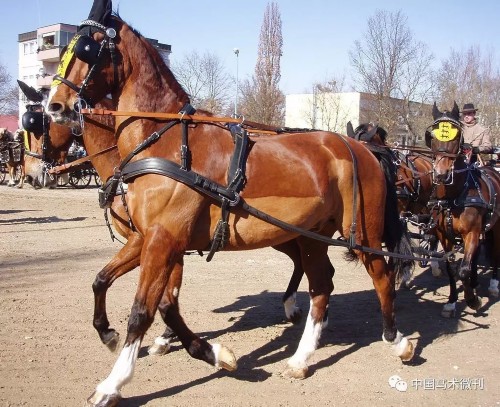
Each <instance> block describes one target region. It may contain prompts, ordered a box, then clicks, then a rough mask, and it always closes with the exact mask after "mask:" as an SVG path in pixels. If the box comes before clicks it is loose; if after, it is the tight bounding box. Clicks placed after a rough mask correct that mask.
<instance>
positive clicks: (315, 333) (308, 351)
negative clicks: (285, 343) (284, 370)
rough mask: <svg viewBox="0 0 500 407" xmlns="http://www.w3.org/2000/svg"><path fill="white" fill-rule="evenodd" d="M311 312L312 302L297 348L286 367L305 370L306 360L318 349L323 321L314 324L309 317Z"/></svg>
mask: <svg viewBox="0 0 500 407" xmlns="http://www.w3.org/2000/svg"><path fill="white" fill-rule="evenodd" d="M311 310H312V301H311V302H310V304H309V313H308V314H307V321H306V326H305V328H304V332H303V334H302V338H300V343H299V347H298V348H297V351H296V352H295V354H294V355H293V356H292V357H291V358H290V360H289V361H288V366H290V367H291V368H293V369H303V368H307V360H308V359H309V357H310V356H311V355H312V353H313V352H314V351H315V350H316V349H317V347H318V342H319V339H320V337H321V329H322V325H323V321H319V322H315V321H314V320H313V318H312V316H311Z"/></svg>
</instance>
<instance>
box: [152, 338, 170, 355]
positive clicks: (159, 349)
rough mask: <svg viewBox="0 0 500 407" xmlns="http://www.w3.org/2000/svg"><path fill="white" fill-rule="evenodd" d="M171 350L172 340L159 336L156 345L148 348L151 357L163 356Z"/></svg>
mask: <svg viewBox="0 0 500 407" xmlns="http://www.w3.org/2000/svg"><path fill="white" fill-rule="evenodd" d="M169 350H170V338H165V337H163V336H157V337H156V338H155V341H154V343H153V344H152V345H151V346H150V347H149V348H148V353H149V354H150V355H158V356H162V355H165V354H166V353H168V351H169Z"/></svg>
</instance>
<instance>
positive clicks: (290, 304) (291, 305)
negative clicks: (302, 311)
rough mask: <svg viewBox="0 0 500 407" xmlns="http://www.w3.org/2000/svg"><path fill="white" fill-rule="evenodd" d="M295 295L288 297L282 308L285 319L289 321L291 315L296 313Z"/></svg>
mask: <svg viewBox="0 0 500 407" xmlns="http://www.w3.org/2000/svg"><path fill="white" fill-rule="evenodd" d="M296 304H297V293H293V294H292V295H291V296H290V297H288V298H287V299H286V300H285V302H284V303H283V306H284V307H285V315H286V317H287V319H291V318H292V315H295V314H296V313H297V311H298V307H297V305H296Z"/></svg>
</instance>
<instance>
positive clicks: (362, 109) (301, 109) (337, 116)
mask: <svg viewBox="0 0 500 407" xmlns="http://www.w3.org/2000/svg"><path fill="white" fill-rule="evenodd" d="M390 102H391V104H392V105H393V108H394V110H395V111H396V112H397V111H402V109H400V107H401V105H402V104H403V103H404V101H402V100H400V99H390ZM285 103H286V106H285V109H286V110H285V126H286V127H292V128H314V129H318V130H326V131H333V132H336V133H340V134H346V125H347V122H349V121H350V122H351V123H352V125H353V127H354V128H356V127H357V126H358V125H359V124H361V123H368V122H370V121H377V110H378V109H377V107H378V102H377V98H376V96H375V95H371V94H369V93H363V92H341V93H333V92H329V91H322V90H321V89H318V88H315V93H306V94H292V95H287V96H286V102H285ZM422 106H425V107H426V108H427V109H429V111H430V106H429V105H422V104H421V103H415V102H410V109H411V115H412V117H417V116H421V115H422ZM397 120H398V123H397V125H396V126H394V127H393V128H392V133H391V136H392V137H393V138H394V140H396V141H398V142H400V143H402V144H408V143H409V131H408V126H407V125H406V124H405V120H404V119H403V117H398V119H397ZM422 136H423V134H422V135H418V136H417V138H416V142H421V141H422Z"/></svg>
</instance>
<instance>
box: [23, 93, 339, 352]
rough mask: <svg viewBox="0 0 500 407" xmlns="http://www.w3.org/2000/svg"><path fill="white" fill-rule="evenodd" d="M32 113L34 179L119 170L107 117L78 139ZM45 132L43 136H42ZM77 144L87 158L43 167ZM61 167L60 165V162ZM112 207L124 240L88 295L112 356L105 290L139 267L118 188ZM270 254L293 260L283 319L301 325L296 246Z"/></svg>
mask: <svg viewBox="0 0 500 407" xmlns="http://www.w3.org/2000/svg"><path fill="white" fill-rule="evenodd" d="M21 88H22V90H23V92H25V95H26V96H27V97H28V98H30V97H31V98H33V99H34V100H31V101H32V102H34V103H39V102H40V100H39V99H38V96H39V95H38V94H37V91H36V90H35V89H34V88H31V87H28V86H27V85H25V84H24V85H23V86H22V87H21ZM101 107H111V106H110V105H109V104H107V105H106V104H105V105H101ZM36 110H37V112H36V113H32V112H31V110H30V111H29V112H27V113H25V115H24V116H23V123H25V128H26V129H28V130H29V131H30V132H32V133H33V134H36V135H37V136H38V137H36V139H37V140H39V139H40V135H42V134H43V135H44V137H48V139H47V140H45V141H44V143H43V145H42V146H39V147H40V148H41V149H42V151H43V154H36V153H32V154H30V155H31V156H33V157H36V158H39V159H42V161H41V163H44V165H41V163H40V162H36V161H35V160H33V161H34V162H36V164H37V165H35V166H34V171H35V172H34V173H32V177H33V179H40V180H43V179H46V178H47V177H50V178H52V179H53V177H54V176H55V175H60V174H62V173H64V172H68V171H70V170H72V169H74V168H77V167H78V166H80V165H85V164H86V163H88V162H89V161H90V162H91V163H92V165H93V167H94V168H95V169H96V171H97V173H98V175H99V177H100V178H101V179H102V180H105V181H106V180H108V179H110V178H111V177H112V176H113V174H114V169H115V168H116V167H117V166H118V165H119V164H120V156H119V154H118V151H117V148H116V147H117V146H116V142H115V137H114V132H113V125H114V119H113V118H112V117H106V116H100V117H99V116H97V117H93V118H88V119H87V120H86V123H85V132H84V133H83V134H82V136H81V137H80V136H76V135H75V132H74V131H71V129H70V128H68V127H66V126H61V125H58V124H56V123H53V125H52V129H51V131H50V133H49V131H48V128H47V125H48V123H49V118H48V117H45V116H43V115H42V114H40V112H43V108H42V106H39V105H37V109H36ZM44 129H45V130H44ZM75 140H78V141H79V142H82V143H83V147H84V148H85V149H86V151H87V153H88V154H89V155H88V156H86V157H85V158H82V159H79V160H77V161H73V162H72V163H69V164H59V165H57V166H51V165H48V163H47V162H46V160H47V159H46V158H45V159H44V157H64V155H65V153H66V151H67V150H68V146H71V144H72V143H73V141H75ZM60 161H64V159H63V158H62V159H61V160H59V163H60ZM39 185H40V186H49V184H48V183H40V184H39ZM112 195H113V197H112V202H111V203H110V204H108V205H102V207H103V208H104V209H105V218H106V222H107V224H108V227H109V230H110V233H111V237H112V239H113V240H115V239H116V236H115V235H114V233H113V231H112V229H111V225H110V224H109V220H108V215H107V214H108V210H109V213H110V215H111V221H112V223H113V226H114V229H115V230H116V231H117V232H118V234H119V235H120V236H121V237H124V238H125V239H127V242H126V243H125V244H124V247H123V249H122V250H121V251H120V252H119V253H118V254H117V256H115V257H114V258H113V259H112V260H111V261H110V262H109V263H108V264H107V265H106V266H105V267H104V268H103V269H102V270H101V271H100V272H99V273H98V275H97V276H96V279H95V281H94V284H93V291H94V295H95V301H94V303H95V308H94V327H95V328H96V330H97V332H98V334H99V337H100V338H101V341H102V342H103V343H104V344H105V345H106V346H107V347H108V348H109V349H110V350H112V351H114V350H115V349H116V346H117V345H118V342H119V334H118V332H116V331H115V330H114V329H112V328H110V323H109V320H108V317H107V313H106V293H107V290H108V288H109V287H110V286H111V285H112V284H113V282H114V281H115V280H116V278H118V277H120V276H122V275H123V274H126V273H127V272H129V271H131V270H133V269H134V268H135V267H137V266H138V265H139V258H140V250H141V248H142V238H141V236H140V235H139V234H138V233H137V232H136V231H135V230H133V228H131V227H130V224H129V218H128V214H127V210H126V204H124V202H125V201H126V192H125V190H124V188H122V186H121V185H119V186H118V188H117V189H116V191H115V193H114V194H112ZM274 249H276V250H278V251H280V252H282V253H284V254H286V255H287V256H288V257H290V259H291V260H292V262H293V264H294V269H293V273H292V277H291V279H290V282H289V285H288V287H287V289H286V292H285V294H284V295H283V304H284V307H285V314H286V317H287V319H288V320H290V321H291V322H293V323H298V322H299V321H300V320H301V315H302V311H301V309H300V308H299V307H298V306H297V305H296V293H297V289H298V287H299V284H300V281H301V278H302V276H303V274H304V272H303V270H302V265H301V261H300V252H299V251H298V250H297V243H296V242H295V241H294V240H292V241H289V242H285V243H283V244H280V245H276V246H274ZM330 269H331V276H332V277H333V274H334V272H335V270H334V268H333V266H331V265H330ZM181 281H182V267H177V268H176V269H175V270H174V272H173V273H172V276H171V278H170V280H169V285H168V286H167V290H170V291H173V290H174V288H175V287H178V286H180V282H181ZM169 298H174V299H175V300H177V298H178V296H173V295H172V294H170V296H169ZM173 338H175V333H174V332H173V331H172V329H171V328H169V327H168V326H167V327H166V329H165V331H164V333H163V334H162V335H161V336H159V337H157V338H156V339H155V341H154V343H153V344H152V345H151V346H150V348H149V349H148V352H149V353H150V354H156V355H162V354H165V353H167V352H168V350H169V347H170V342H171V341H172V339H173Z"/></svg>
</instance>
